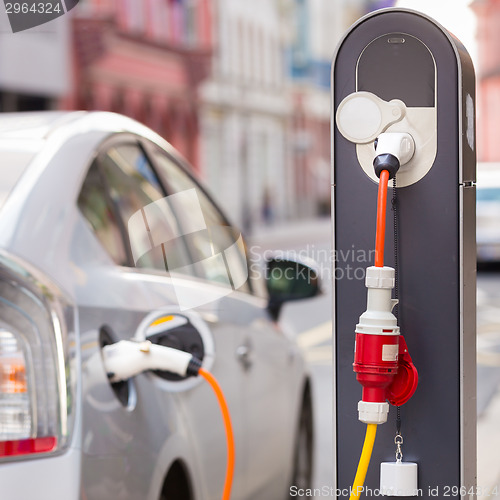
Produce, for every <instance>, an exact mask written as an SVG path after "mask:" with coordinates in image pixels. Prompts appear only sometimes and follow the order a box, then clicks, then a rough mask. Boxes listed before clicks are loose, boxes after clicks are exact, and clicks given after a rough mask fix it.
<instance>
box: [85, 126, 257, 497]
mask: <svg viewBox="0 0 500 500" xmlns="http://www.w3.org/2000/svg"><path fill="white" fill-rule="evenodd" d="M166 196H168V193H167V192H166V191H165V190H164V187H163V184H162V183H161V182H160V181H159V179H158V177H157V175H156V172H155V170H154V168H153V166H152V164H151V162H150V160H149V158H148V156H147V155H146V153H145V151H144V149H143V148H142V146H141V145H140V143H139V141H138V139H137V138H134V137H131V136H125V135H123V136H118V138H116V139H114V140H113V141H111V142H108V143H106V144H105V145H103V146H102V151H101V152H100V154H99V155H98V157H97V159H96V161H95V162H94V164H93V166H92V167H91V169H90V170H89V173H88V175H87V178H86V180H85V181H84V185H83V188H82V192H81V194H80V199H79V206H80V210H81V212H82V214H83V215H84V217H85V219H86V220H87V221H88V222H89V225H90V227H91V229H92V231H93V232H94V236H95V237H96V239H97V240H98V244H100V246H101V247H103V249H105V250H106V252H107V253H108V254H109V256H110V257H112V258H113V259H114V265H112V266H109V267H107V266H97V267H94V270H93V271H89V272H88V274H87V275H86V277H85V279H86V288H87V289H88V290H93V294H92V295H91V296H87V297H86V299H85V301H84V302H85V305H84V306H82V307H81V314H80V322H81V325H82V331H83V332H84V335H83V336H84V337H86V340H85V344H86V345H87V346H88V345H92V344H94V343H95V342H96V340H97V341H98V340H99V339H96V338H95V335H96V331H98V330H99V329H102V325H105V327H106V332H108V333H110V334H111V335H112V336H113V337H114V338H113V340H118V339H120V338H131V337H132V336H133V335H134V333H135V329H136V328H137V325H138V324H139V322H140V321H141V320H142V319H143V318H144V316H145V315H146V314H147V313H149V312H151V311H154V310H157V309H160V308H165V307H167V308H170V310H172V311H181V310H187V309H189V311H190V314H196V315H198V316H199V318H200V320H201V321H205V322H206V323H207V325H208V327H209V329H210V330H211V332H212V335H213V339H214V343H215V353H216V354H215V360H214V363H213V366H212V369H213V372H214V374H215V376H216V377H217V378H218V379H219V380H220V382H221V385H222V387H223V390H224V392H225V395H226V398H227V401H228V404H229V407H230V408H231V412H232V415H233V420H234V430H235V441H236V448H237V450H238V454H239V456H240V457H241V458H240V460H239V461H237V464H236V474H235V483H234V498H235V499H237V498H247V491H246V484H245V466H246V464H245V460H244V457H246V455H247V451H246V441H245V434H246V432H245V431H246V429H245V419H244V406H243V393H244V391H243V386H242V379H241V369H240V365H239V362H238V360H237V358H236V356H235V352H236V350H237V347H238V346H239V345H240V344H241V343H242V340H241V337H242V335H243V331H242V328H241V324H242V322H243V321H244V318H245V317H248V314H249V313H248V312H247V311H245V307H242V306H241V305H239V306H235V305H234V300H233V299H232V298H230V297H227V295H228V293H229V292H228V291H227V289H226V288H224V286H223V284H220V279H221V277H220V271H221V270H220V269H217V268H215V270H214V265H212V266H209V267H210V268H211V273H212V275H211V277H212V280H207V279H201V278H200V269H201V266H200V265H199V264H198V262H197V261H196V257H193V255H192V252H193V251H194V250H195V249H196V247H195V246H194V245H192V244H191V243H190V241H189V238H185V237H184V232H185V231H186V229H185V227H184V226H186V225H187V226H188V227H191V226H189V224H190V222H189V219H190V217H189V211H190V208H189V207H188V206H183V202H182V201H181V202H177V204H173V205H171V208H172V211H171V212H168V211H165V210H164V211H163V212H162V213H163V215H164V217H163V218H162V219H161V220H157V221H156V222H158V223H159V224H160V223H161V227H159V226H158V227H155V226H154V225H153V224H152V222H155V221H154V220H153V219H151V218H149V219H148V218H147V217H145V218H144V220H147V221H148V224H149V229H150V233H151V234H152V235H158V234H159V233H160V232H161V231H165V240H166V242H165V243H162V244H159V245H155V244H153V243H155V242H154V241H153V240H147V241H144V235H143V234H137V233H136V232H134V231H133V230H134V229H137V226H134V224H132V225H131V226H130V225H129V222H130V221H131V220H133V218H134V215H135V214H137V213H140V214H144V215H146V211H145V207H148V206H150V205H151V204H154V203H156V202H160V201H161V200H162V199H163V198H165V197H166ZM190 200H191V198H189V196H188V198H187V202H189V201H190ZM183 208H185V209H186V213H182V214H181V213H180V211H181V210H182V209H183ZM129 229H130V231H129ZM139 232H140V231H139ZM132 233H134V234H132ZM151 234H150V236H151ZM146 236H147V235H146ZM144 250H146V251H144ZM203 251H206V248H203ZM92 284H93V286H92ZM193 297H203V299H202V300H201V302H199V303H196V300H195V299H193ZM222 299H224V303H223V304H222ZM228 312H231V313H230V314H228ZM233 312H236V316H235V317H234V318H232V317H231V315H232V314H233ZM238 313H240V314H238ZM82 351H83V352H84V356H83V357H84V359H83V367H84V372H89V373H90V372H91V371H93V372H95V371H96V366H97V363H96V358H95V356H92V355H89V354H87V353H92V352H93V350H92V349H88V348H85V345H84V347H83V348H82ZM101 371H102V368H101ZM101 375H102V374H101ZM95 378H96V377H95V374H94V376H93V377H88V378H87V381H86V382H85V384H84V390H83V398H84V411H83V415H84V417H83V418H84V424H83V429H84V436H83V442H84V443H85V446H84V461H83V478H84V482H85V483H86V484H85V485H84V488H85V494H86V497H87V499H88V500H91V499H92V498H95V499H97V498H112V497H113V498H123V499H129V498H130V499H132V498H152V497H151V496H150V495H151V494H152V493H151V488H150V487H149V484H152V483H153V482H152V477H156V476H159V477H162V475H164V474H165V473H166V470H163V471H162V470H161V468H162V467H163V468H166V467H167V465H168V460H167V459H166V458H165V457H169V460H170V459H171V458H172V457H171V456H170V455H169V453H170V452H171V450H172V448H173V447H172V446H170V445H169V443H170V441H169V440H171V438H172V434H176V435H177V438H176V439H177V440H181V441H183V444H182V445H179V446H180V448H179V449H180V452H181V454H182V456H181V458H182V459H183V460H184V461H185V462H187V466H188V468H189V469H190V470H189V472H190V474H191V479H192V481H193V483H194V490H195V494H196V495H197V498H206V499H212V498H214V499H215V498H218V497H220V494H221V491H222V486H223V480H224V472H225V452H226V444H225V434H224V429H223V426H222V421H221V418H220V414H219V409H218V407H217V403H216V400H215V399H214V397H213V395H212V394H211V392H210V389H209V388H208V386H206V385H205V384H203V383H202V381H201V379H200V380H197V381H196V382H195V383H194V384H191V385H188V386H184V387H185V389H184V390H180V389H179V390H178V389H172V385H166V384H165V383H164V381H163V380H162V379H160V378H159V377H156V376H155V375H152V374H148V375H140V376H138V377H136V378H135V379H134V380H133V381H132V382H130V383H129V384H127V385H126V387H125V391H128V393H132V392H133V393H135V396H133V397H132V399H134V402H132V403H130V397H129V398H128V399H129V401H128V402H127V404H126V405H125V407H120V405H119V404H116V402H113V401H109V396H110V391H109V388H106V387H104V386H103V383H102V377H101V379H100V380H101V383H96V382H95V381H92V380H91V379H95ZM129 396H130V394H129ZM175 442H177V441H175ZM176 446H177V445H176ZM162 461H164V463H162ZM153 489H154V488H153Z"/></svg>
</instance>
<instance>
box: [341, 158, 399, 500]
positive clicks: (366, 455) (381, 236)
mask: <svg viewBox="0 0 500 500" xmlns="http://www.w3.org/2000/svg"><path fill="white" fill-rule="evenodd" d="M398 163H399V162H398ZM389 176H390V174H389V171H388V170H382V171H381V172H380V182H379V185H378V200H377V230H376V233H375V267H382V268H383V267H384V246H385V220H386V212H387V185H388V183H389ZM376 434H377V424H366V435H365V441H364V443H363V449H362V450H361V457H360V459H359V463H358V468H357V470H356V476H355V477H354V483H353V485H352V488H351V495H350V498H349V500H354V499H356V498H359V497H360V496H361V493H362V491H363V485H364V484H365V478H366V473H367V471H368V466H369V465H370V460H371V457H372V451H373V446H374V444H375V436H376Z"/></svg>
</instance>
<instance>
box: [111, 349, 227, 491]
mask: <svg viewBox="0 0 500 500" xmlns="http://www.w3.org/2000/svg"><path fill="white" fill-rule="evenodd" d="M102 356H103V360H104V366H105V368H106V373H107V374H108V378H109V380H110V382H112V383H115V382H121V381H123V380H128V379H129V378H131V377H134V376H135V375H138V374H139V373H142V372H144V371H146V370H164V371H169V372H171V373H175V374H176V375H179V376H181V377H186V376H197V375H200V376H201V377H203V378H204V379H205V380H206V382H207V383H208V384H209V385H210V387H211V388H212V390H213V391H214V393H215V396H216V398H217V402H218V403H219V406H220V410H221V413H222V419H223V421H224V428H225V431H226V441H227V466H226V479H225V481H224V490H223V494H222V500H229V499H230V497H231V487H232V484H233V476H234V459H235V452H234V435H233V426H232V424H231V415H230V413H229V408H228V406H227V403H226V399H225V397H224V393H223V392H222V389H221V387H220V385H219V383H218V382H217V379H216V378H215V377H214V376H213V375H212V374H211V373H210V372H208V371H207V370H204V369H203V368H202V367H201V361H200V360H199V359H197V358H195V357H194V356H192V355H191V354H190V353H188V352H184V351H180V350H178V349H173V348H171V347H166V346H162V345H157V344H153V343H152V342H150V341H149V340H145V341H143V342H134V341H130V340H121V341H120V342H116V343H115V344H110V345H107V346H105V347H103V349H102Z"/></svg>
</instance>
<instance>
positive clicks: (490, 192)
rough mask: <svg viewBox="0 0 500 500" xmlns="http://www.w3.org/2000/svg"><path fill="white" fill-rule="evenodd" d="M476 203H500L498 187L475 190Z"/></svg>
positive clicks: (499, 189)
mask: <svg viewBox="0 0 500 500" xmlns="http://www.w3.org/2000/svg"><path fill="white" fill-rule="evenodd" d="M476 199H477V201H484V202H497V203H498V202H500V188H498V187H487V188H481V187H479V188H477V190H476Z"/></svg>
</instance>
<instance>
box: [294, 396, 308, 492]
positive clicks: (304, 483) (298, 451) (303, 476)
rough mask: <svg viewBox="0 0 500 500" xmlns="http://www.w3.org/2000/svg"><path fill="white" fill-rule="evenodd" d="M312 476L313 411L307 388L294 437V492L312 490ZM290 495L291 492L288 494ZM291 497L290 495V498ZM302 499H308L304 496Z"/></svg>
mask: <svg viewBox="0 0 500 500" xmlns="http://www.w3.org/2000/svg"><path fill="white" fill-rule="evenodd" d="M312 476H313V411H312V402H311V395H310V392H309V388H307V389H306V391H305V393H304V399H303V402H302V408H301V411H300V419H299V425H298V428H297V434H296V436H295V449H294V457H293V475H292V483H291V486H295V488H294V490H295V491H297V490H299V489H300V490H307V489H310V488H312ZM290 493H291V492H290ZM291 497H292V495H290V498H291ZM303 498H308V497H306V496H304V497H303Z"/></svg>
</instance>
